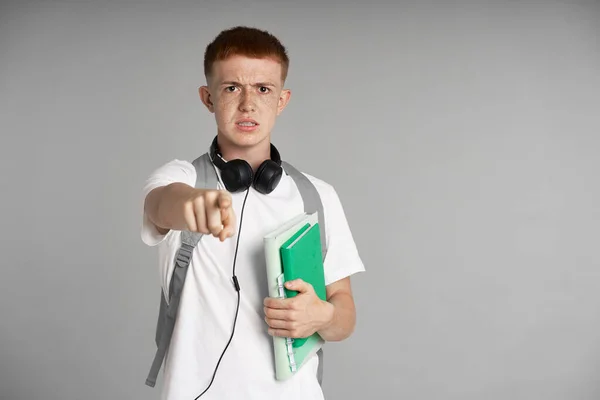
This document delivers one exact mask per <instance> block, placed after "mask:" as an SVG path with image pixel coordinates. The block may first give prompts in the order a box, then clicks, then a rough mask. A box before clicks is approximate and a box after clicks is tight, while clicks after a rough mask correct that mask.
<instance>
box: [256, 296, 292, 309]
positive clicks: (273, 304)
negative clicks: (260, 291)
mask: <svg viewBox="0 0 600 400" xmlns="http://www.w3.org/2000/svg"><path fill="white" fill-rule="evenodd" d="M291 300H292V299H289V298H288V299H278V298H276V297H267V298H266V299H265V300H264V301H263V305H264V306H265V307H269V308H276V309H279V310H285V309H289V308H292V303H291Z"/></svg>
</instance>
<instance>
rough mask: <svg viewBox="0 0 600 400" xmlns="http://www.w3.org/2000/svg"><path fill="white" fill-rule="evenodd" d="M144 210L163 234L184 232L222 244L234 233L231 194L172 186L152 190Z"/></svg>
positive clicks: (222, 191)
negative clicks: (219, 241)
mask: <svg viewBox="0 0 600 400" xmlns="http://www.w3.org/2000/svg"><path fill="white" fill-rule="evenodd" d="M145 209H146V213H147V214H148V217H149V219H150V220H151V221H152V222H153V223H154V224H155V225H156V227H157V228H158V229H159V230H160V231H161V232H163V233H164V232H165V231H166V232H168V230H170V229H173V230H179V231H183V230H187V231H190V232H199V233H203V234H206V235H213V236H214V237H218V238H219V240H221V241H224V240H225V239H227V238H229V237H231V236H233V234H234V233H235V226H236V221H235V214H234V212H233V206H232V201H231V194H230V193H229V192H227V191H226V190H214V189H196V188H193V187H191V186H188V185H186V184H183V183H173V184H170V185H168V186H163V187H159V188H156V189H154V190H152V191H151V192H150V193H149V194H148V197H147V198H146V207H145Z"/></svg>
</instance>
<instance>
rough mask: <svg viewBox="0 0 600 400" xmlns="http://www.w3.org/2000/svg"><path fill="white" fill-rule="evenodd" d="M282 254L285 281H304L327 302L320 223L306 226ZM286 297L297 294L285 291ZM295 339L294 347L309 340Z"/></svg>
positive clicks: (281, 251) (284, 247)
mask: <svg viewBox="0 0 600 400" xmlns="http://www.w3.org/2000/svg"><path fill="white" fill-rule="evenodd" d="M280 253H281V264H282V267H283V276H284V278H285V281H286V282H287V281H291V280H294V279H298V278H299V279H302V280H303V281H305V282H307V283H310V284H311V285H312V286H313V288H314V290H315V293H316V294H317V296H319V298H320V299H321V300H323V301H325V300H326V299H327V297H326V288H325V274H324V271H323V255H322V250H321V232H320V230H319V223H318V222H317V223H314V224H312V225H311V224H309V223H307V224H305V225H304V226H303V227H302V228H301V229H299V230H298V231H297V232H296V233H295V234H294V235H293V236H292V237H291V238H290V239H289V240H288V241H287V242H285V243H284V244H283V245H282V246H281V249H280ZM285 295H286V297H288V298H289V297H294V296H296V295H297V292H296V291H294V290H289V289H285ZM315 334H316V333H315ZM293 339H294V342H293V346H294V347H300V346H302V345H303V344H304V343H306V340H307V339H308V338H293Z"/></svg>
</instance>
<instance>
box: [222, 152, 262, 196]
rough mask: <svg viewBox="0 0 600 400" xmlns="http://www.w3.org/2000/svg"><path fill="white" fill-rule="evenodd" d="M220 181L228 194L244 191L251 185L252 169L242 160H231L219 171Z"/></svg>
mask: <svg viewBox="0 0 600 400" xmlns="http://www.w3.org/2000/svg"><path fill="white" fill-rule="evenodd" d="M221 179H222V180H223V184H224V185H225V187H226V188H227V190H228V191H230V192H239V191H241V190H246V189H248V188H249V187H250V185H251V184H252V180H253V179H254V174H253V173H252V167H251V166H250V164H248V163H247V162H246V161H244V160H231V161H229V162H227V163H226V164H225V165H224V166H223V168H222V169H221Z"/></svg>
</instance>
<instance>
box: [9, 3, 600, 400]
mask: <svg viewBox="0 0 600 400" xmlns="http://www.w3.org/2000/svg"><path fill="white" fill-rule="evenodd" d="M364 3H365V4H363V5H357V4H352V3H350V2H348V3H342V2H339V3H338V4H335V3H333V2H316V1H314V2H312V4H311V3H307V2H300V1H298V2H278V1H262V2H259V1H253V2H242V1H218V2H217V1H210V2H207V1H191V0H190V1H187V2H176V1H168V2H159V1H141V0H139V1H134V0H131V1H116V0H115V1H91V0H90V1H43V2H42V1H39V2H34V1H16V0H14V1H12V2H9V1H6V0H5V1H3V2H2V5H1V8H0V131H1V133H2V136H1V137H2V145H1V147H0V149H1V154H0V163H1V165H0V166H1V171H2V174H1V176H2V180H1V182H0V183H1V186H0V187H1V190H2V195H1V202H2V203H1V210H2V211H1V212H2V219H1V226H2V233H1V236H0V239H1V241H0V243H1V246H2V247H1V254H2V262H1V268H0V321H1V325H0V398H1V399H2V400H37V399H44V400H59V399H60V400H79V399H89V400H92V399H102V400H104V399H131V400H134V399H158V397H159V392H160V389H161V383H159V384H158V385H157V387H156V388H155V389H151V388H149V387H147V386H145V385H144V380H145V378H146V374H147V372H148V368H149V367H150V364H151V361H152V357H153V356H154V351H155V345H154V342H153V339H154V328H155V323H156V313H157V310H158V293H159V292H158V290H159V286H158V284H159V280H158V269H157V260H156V253H155V249H151V248H147V247H145V246H144V245H143V244H142V242H141V240H140V224H141V213H142V198H141V189H142V185H143V183H144V180H145V178H146V177H147V176H148V174H149V173H150V172H151V171H152V170H153V169H154V168H156V167H158V166H159V165H161V164H163V163H165V162H167V161H169V160H171V159H173V158H180V159H188V160H191V159H193V158H195V157H197V156H198V155H200V154H202V153H203V152H205V151H206V150H207V148H208V145H209V143H210V140H211V139H212V137H213V135H214V134H215V133H216V131H215V125H214V119H213V115H212V114H209V113H208V111H207V110H206V109H205V108H204V106H203V105H202V104H201V102H200V100H199V98H198V95H197V88H198V86H200V85H202V84H203V83H204V77H203V73H202V61H203V52H204V48H205V46H206V44H207V43H208V42H209V41H210V40H212V39H213V38H214V36H215V35H216V34H217V33H218V32H219V31H220V30H222V29H225V28H228V27H231V26H234V25H238V24H243V25H251V26H256V27H260V28H264V29H268V30H270V31H271V32H273V33H274V34H276V35H277V36H278V37H279V38H280V39H281V40H282V41H283V43H284V44H285V45H286V46H287V47H288V50H289V53H290V57H291V68H290V75H289V80H288V81H287V87H289V88H291V89H292V93H293V94H292V98H291V102H290V104H289V106H288V108H287V109H286V110H285V111H284V113H283V115H282V116H281V117H280V119H279V120H278V122H277V124H276V127H275V130H274V132H273V142H274V143H275V144H276V145H277V146H278V147H279V149H280V151H281V153H282V155H283V156H284V158H286V159H287V160H288V161H290V162H292V163H293V164H295V165H296V166H298V167H299V168H301V169H302V170H304V171H306V172H308V173H310V174H314V175H316V176H318V177H320V178H322V179H324V180H325V181H327V182H329V183H331V184H333V185H334V186H335V187H336V188H337V190H338V193H339V194H340V196H341V199H342V202H343V205H344V208H345V211H346V214H347V217H348V220H349V223H350V226H351V228H352V230H353V232H354V237H355V240H356V243H357V245H358V247H359V250H360V253H361V255H362V257H363V260H364V262H365V265H366V269H367V272H366V273H364V274H361V275H358V276H356V277H355V278H354V280H353V285H354V286H353V287H354V292H355V296H356V302H357V310H358V325H357V328H356V331H355V333H354V335H353V336H352V337H351V338H350V339H348V340H347V341H344V342H341V343H330V344H328V345H327V347H326V359H325V363H326V365H325V376H324V390H325V393H326V398H327V399H328V400H342V399H363V398H382V399H391V398H393V399H414V400H433V399H436V400H437V399H460V400H470V399H477V400H480V399H486V400H505V399H519V400H520V399H523V400H533V399H540V400H541V399H543V400H555V399H556V400H559V399H560V400H563V399H569V400H583V399H598V398H600V252H599V251H598V239H599V237H600V206H599V204H600V184H599V176H598V175H599V172H600V100H599V98H600V97H599V96H600V78H599V74H600V42H599V39H598V38H599V35H600V9H599V7H598V4H596V3H593V2H588V3H579V4H572V3H569V2H550V1H548V2H537V4H535V5H534V4H533V3H532V4H527V5H526V4H524V3H520V2H513V1H502V2H499V1H488V2H479V3H476V2H470V3H466V2H464V3H452V2H441V1H440V2H437V3H433V2H426V3H423V2H419V3H417V2H412V3H408V2H407V3H401V4H397V5H385V4H383V2H381V4H375V3H369V4H367V2H364ZM232 295H233V293H232ZM225 362H234V360H233V359H231V357H229V358H226V361H225ZM217 379H234V378H232V377H225V376H218V377H217ZM159 382H162V373H161V375H159ZM190 400H191V399H190Z"/></svg>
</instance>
